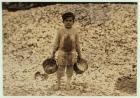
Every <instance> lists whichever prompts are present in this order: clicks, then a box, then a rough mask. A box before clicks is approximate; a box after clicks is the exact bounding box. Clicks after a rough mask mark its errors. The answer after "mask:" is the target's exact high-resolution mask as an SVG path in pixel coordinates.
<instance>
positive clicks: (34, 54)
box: [2, 4, 137, 96]
mask: <svg viewBox="0 0 140 98" xmlns="http://www.w3.org/2000/svg"><path fill="white" fill-rule="evenodd" d="M66 11H71V12H73V13H74V14H75V15H76V20H75V25H74V27H76V28H77V29H79V31H80V32H79V35H80V46H81V53H82V56H83V58H85V59H86V60H87V61H88V66H89V68H88V70H87V71H86V72H84V73H83V74H79V75H76V74H75V73H74V76H73V78H72V87H73V89H71V90H69V91H68V90H66V89H65V83H66V79H65V77H64V78H63V83H62V86H61V89H60V90H54V89H53V87H54V85H55V84H56V73H54V74H51V75H48V76H47V77H46V79H44V80H39V79H38V80H35V79H34V74H35V73H36V72H37V71H39V72H41V73H44V71H43V68H42V62H43V61H44V60H45V59H46V58H48V57H49V56H50V54H51V49H52V45H53V39H54V36H55V33H56V31H57V29H58V28H61V27H62V26H63V24H62V19H61V15H62V14H63V13H64V12H66ZM2 23H3V93H4V95H5V96H29V95H31V96H53V95H56V96H72V95H73V96H132V95H133V96H135V95H136V93H137V92H136V81H137V78H136V68H137V66H136V51H137V50H136V49H137V26H136V24H137V5H136V4H56V5H50V6H45V7H37V8H32V9H29V10H19V11H15V12H9V11H7V10H3V12H2Z"/></svg>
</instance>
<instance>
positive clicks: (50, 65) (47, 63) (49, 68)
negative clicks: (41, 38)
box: [42, 58, 58, 74]
mask: <svg viewBox="0 0 140 98" xmlns="http://www.w3.org/2000/svg"><path fill="white" fill-rule="evenodd" d="M42 65H43V69H44V71H45V72H46V73H47V74H53V73H55V72H56V71H57V69H58V66H57V64H56V61H55V59H52V58H48V59H46V60H44V62H43V64H42Z"/></svg>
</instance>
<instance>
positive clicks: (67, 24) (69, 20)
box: [63, 17, 74, 29]
mask: <svg viewBox="0 0 140 98" xmlns="http://www.w3.org/2000/svg"><path fill="white" fill-rule="evenodd" d="M63 23H64V26H65V28H67V29H70V28H72V25H73V24H74V20H73V18H72V17H68V18H66V19H65V20H64V21H63Z"/></svg>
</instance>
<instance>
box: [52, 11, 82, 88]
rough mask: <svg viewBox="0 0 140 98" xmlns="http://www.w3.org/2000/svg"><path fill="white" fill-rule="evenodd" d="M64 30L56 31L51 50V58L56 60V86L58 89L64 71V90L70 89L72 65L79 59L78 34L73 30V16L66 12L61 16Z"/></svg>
mask: <svg viewBox="0 0 140 98" xmlns="http://www.w3.org/2000/svg"><path fill="white" fill-rule="evenodd" d="M62 19H63V24H64V28H62V29H60V30H58V32H57V36H56V39H55V44H54V48H53V53H52V58H55V59H56V62H57V65H58V70H57V80H58V81H57V83H58V84H57V86H56V89H59V88H60V82H61V77H62V76H64V71H65V69H66V74H67V85H66V88H67V89H70V80H71V77H72V75H73V65H74V63H76V62H77V60H80V59H81V52H80V46H79V38H78V32H77V30H76V29H75V28H73V27H72V26H73V24H74V20H75V15H74V14H73V13H71V12H67V13H65V14H63V15H62Z"/></svg>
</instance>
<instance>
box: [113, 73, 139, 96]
mask: <svg viewBox="0 0 140 98" xmlns="http://www.w3.org/2000/svg"><path fill="white" fill-rule="evenodd" d="M136 81H137V80H136V76H135V77H132V76H130V75H129V76H122V77H120V78H118V79H117V81H116V84H115V86H116V89H117V90H119V91H121V92H126V93H129V94H134V93H136V87H137V82H136Z"/></svg>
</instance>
